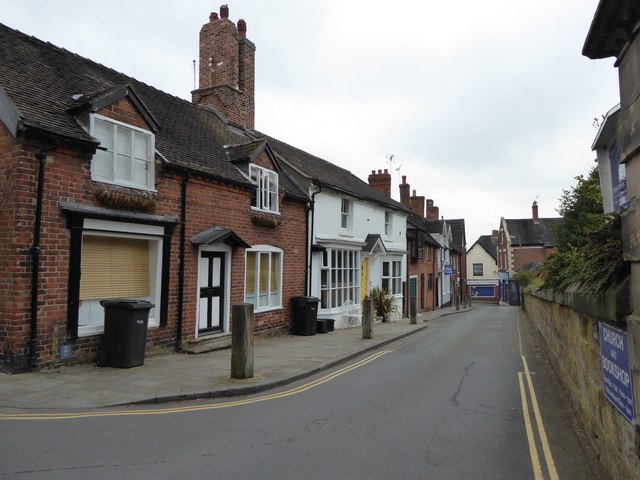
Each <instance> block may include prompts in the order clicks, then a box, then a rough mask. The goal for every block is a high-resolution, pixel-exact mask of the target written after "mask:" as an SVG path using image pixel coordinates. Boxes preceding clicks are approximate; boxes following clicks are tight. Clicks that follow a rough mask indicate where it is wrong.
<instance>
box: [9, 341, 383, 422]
mask: <svg viewBox="0 0 640 480" xmlns="http://www.w3.org/2000/svg"><path fill="white" fill-rule="evenodd" d="M391 351H392V350H382V351H380V352H377V353H374V354H372V355H370V356H368V357H367V358H365V359H363V360H360V361H359V362H356V363H353V364H351V365H348V366H346V367H343V368H341V369H339V370H336V371H335V372H333V373H330V374H328V375H325V376H324V377H321V378H318V379H317V380H313V381H311V382H309V383H305V384H303V385H300V386H298V387H295V388H292V389H289V390H285V391H283V392H279V393H273V394H270V395H263V396H260V397H254V398H245V399H242V400H234V401H229V402H222V403H217V404H213V405H188V406H182V407H172V408H156V409H151V410H114V411H105V412H96V411H91V412H72V413H13V414H12V413H8V414H0V420H69V419H78V418H95V417H122V416H132V415H167V414H172V413H183V412H197V411H205V410H217V409H221V408H230V407H237V406H240V405H250V404H253V403H259V402H266V401H269V400H275V399H278V398H284V397H289V396H292V395H297V394H299V393H302V392H305V391H307V390H309V389H311V388H315V387H317V386H319V385H322V384H324V383H326V382H329V381H331V380H333V379H335V378H338V377H340V376H341V375H344V374H346V373H349V372H351V371H352V370H355V369H357V368H360V367H362V366H364V365H366V364H368V363H371V362H373V361H374V360H377V359H378V358H380V357H382V356H383V355H386V354H387V353H390V352H391Z"/></svg>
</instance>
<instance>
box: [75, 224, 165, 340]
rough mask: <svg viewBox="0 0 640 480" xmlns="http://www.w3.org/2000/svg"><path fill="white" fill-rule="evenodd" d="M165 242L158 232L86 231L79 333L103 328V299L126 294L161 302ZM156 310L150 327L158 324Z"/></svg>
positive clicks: (83, 250) (91, 333) (80, 289)
mask: <svg viewBox="0 0 640 480" xmlns="http://www.w3.org/2000/svg"><path fill="white" fill-rule="evenodd" d="M89 222H90V221H89ZM104 224H105V225H108V226H113V225H117V224H115V223H109V222H105V223H104ZM154 228H155V227H154ZM147 230H149V229H148V228H147ZM162 245H163V240H162V237H158V236H152V235H144V234H139V235H136V234H134V233H124V232H118V231H111V232H105V231H91V230H85V231H84V233H83V235H82V247H81V250H80V255H79V256H80V282H79V285H78V287H79V293H78V302H79V303H78V335H80V336H86V335H95V334H97V333H101V332H102V331H103V329H104V308H103V307H102V305H100V300H106V299H119V298H122V299H125V298H126V299H136V300H148V301H150V302H151V303H153V304H154V305H156V306H159V305H160V302H161V298H160V295H161V293H160V292H161V272H162V248H163V247H162ZM156 312H157V310H156V309H155V308H154V309H152V310H151V312H150V314H149V326H150V327H153V326H156V325H158V320H159V319H158V318H157V317H156Z"/></svg>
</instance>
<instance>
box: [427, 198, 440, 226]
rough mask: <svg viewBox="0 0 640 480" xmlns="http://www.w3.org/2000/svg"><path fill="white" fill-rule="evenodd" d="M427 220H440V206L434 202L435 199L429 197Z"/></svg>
mask: <svg viewBox="0 0 640 480" xmlns="http://www.w3.org/2000/svg"><path fill="white" fill-rule="evenodd" d="M427 220H431V221H433V220H440V208H439V207H436V206H435V205H434V204H433V200H431V199H430V198H429V199H427Z"/></svg>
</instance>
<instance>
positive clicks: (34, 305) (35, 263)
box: [27, 146, 57, 370]
mask: <svg viewBox="0 0 640 480" xmlns="http://www.w3.org/2000/svg"><path fill="white" fill-rule="evenodd" d="M56 148H57V146H56V147H53V148H49V149H42V150H40V152H38V153H37V154H36V158H37V159H38V161H39V163H40V165H39V167H40V168H39V170H38V192H37V197H36V215H35V221H34V225H33V245H32V247H31V259H32V260H31V321H30V328H29V331H30V334H29V356H28V359H27V368H28V369H29V370H33V369H35V368H37V366H38V351H37V350H38V290H39V287H40V251H41V247H40V228H41V225H42V201H43V200H42V197H43V194H44V173H45V166H46V161H47V152H51V151H53V150H55V149H56Z"/></svg>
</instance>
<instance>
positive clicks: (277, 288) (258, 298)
mask: <svg viewBox="0 0 640 480" xmlns="http://www.w3.org/2000/svg"><path fill="white" fill-rule="evenodd" d="M245 255H246V257H245V275H244V278H245V288H244V301H245V302H246V303H251V304H253V306H254V309H255V311H262V310H270V309H274V308H281V307H282V250H281V249H279V248H276V247H271V246H269V245H257V246H255V247H253V248H251V249H247V250H246V252H245Z"/></svg>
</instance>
